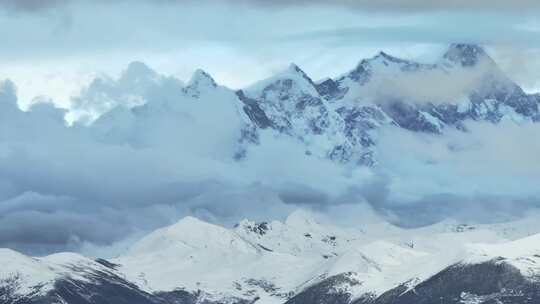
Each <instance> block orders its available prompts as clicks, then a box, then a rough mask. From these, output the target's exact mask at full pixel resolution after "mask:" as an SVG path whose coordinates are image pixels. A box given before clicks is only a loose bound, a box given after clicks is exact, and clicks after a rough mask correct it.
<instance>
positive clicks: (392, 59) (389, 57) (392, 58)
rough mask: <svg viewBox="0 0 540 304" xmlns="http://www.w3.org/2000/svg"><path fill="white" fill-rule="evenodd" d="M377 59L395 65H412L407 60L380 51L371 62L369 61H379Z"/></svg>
mask: <svg viewBox="0 0 540 304" xmlns="http://www.w3.org/2000/svg"><path fill="white" fill-rule="evenodd" d="M377 59H384V60H386V61H390V62H394V63H405V64H407V63H410V62H409V61H408V60H405V59H401V58H398V57H396V56H392V55H390V54H388V53H386V52H384V51H380V52H379V53H377V55H375V56H374V57H373V58H372V59H371V60H369V61H374V60H377Z"/></svg>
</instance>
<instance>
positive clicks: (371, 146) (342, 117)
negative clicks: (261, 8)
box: [0, 44, 540, 304]
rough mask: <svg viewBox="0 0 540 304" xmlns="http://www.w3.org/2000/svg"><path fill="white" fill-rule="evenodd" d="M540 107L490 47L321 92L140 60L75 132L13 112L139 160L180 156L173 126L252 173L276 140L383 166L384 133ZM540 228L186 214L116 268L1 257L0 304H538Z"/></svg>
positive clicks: (311, 84) (295, 70)
mask: <svg viewBox="0 0 540 304" xmlns="http://www.w3.org/2000/svg"><path fill="white" fill-rule="evenodd" d="M6 88H7V89H6ZM14 96H15V94H14V89H9V86H7V87H6V86H4V87H3V88H2V90H0V99H2V100H4V99H8V100H10V101H11V100H13V99H15V102H16V98H15V97H14ZM539 105H540V94H529V93H527V92H525V91H524V90H523V89H522V88H521V87H520V86H519V85H518V84H516V83H515V82H513V81H512V80H511V79H509V78H508V77H507V76H506V75H505V74H504V73H503V72H502V71H501V70H500V69H499V67H498V66H497V64H496V63H495V61H494V60H493V59H492V58H490V57H489V55H488V54H487V53H486V51H485V50H484V49H483V48H482V47H480V46H477V45H472V44H452V45H451V46H450V47H449V48H448V50H447V51H446V52H445V53H444V55H443V56H441V58H440V59H439V60H438V61H437V62H435V63H431V64H425V63H418V62H413V61H409V60H404V59H400V58H396V57H393V56H391V55H388V54H386V53H384V52H381V53H379V54H377V55H376V56H374V57H373V58H370V59H365V60H362V61H360V63H359V64H358V65H357V66H356V67H355V68H354V69H353V70H351V71H349V72H347V73H345V74H343V75H342V76H338V77H336V78H331V79H330V78H328V79H324V80H321V81H314V80H313V79H311V78H310V77H309V76H308V75H307V74H306V73H305V72H304V71H302V70H301V68H300V67H298V66H297V65H294V64H292V65H290V66H289V68H288V69H286V70H285V71H283V72H281V73H278V74H277V75H274V76H273V77H270V78H268V79H265V80H262V81H259V82H257V83H255V84H253V85H251V86H249V87H247V88H244V89H241V90H232V89H229V88H227V87H224V86H220V85H219V84H218V83H217V82H216V81H215V80H214V79H213V78H212V77H211V76H210V75H209V74H208V73H206V72H204V71H202V70H198V71H196V72H195V73H194V75H193V77H192V79H191V80H190V81H189V82H188V83H186V84H184V83H182V82H180V81H179V80H177V79H176V78H173V77H166V76H163V75H159V74H158V73H156V72H155V71H153V70H151V69H150V68H148V67H147V66H146V65H144V64H143V63H140V62H134V63H131V64H130V65H129V66H128V68H127V70H126V71H125V72H124V73H123V75H122V76H121V77H120V78H119V79H117V80H111V79H103V78H97V79H96V80H94V81H93V82H92V83H91V84H90V85H89V86H88V88H86V89H85V90H84V91H83V92H82V93H81V96H79V97H77V98H75V99H74V100H73V106H74V107H73V109H74V111H75V112H76V113H75V114H77V115H76V116H77V119H75V121H74V123H73V124H72V125H71V126H69V127H66V126H65V124H64V115H65V114H66V113H65V112H64V111H61V110H58V109H55V108H54V107H50V106H49V105H46V104H36V105H34V106H32V107H31V108H30V110H29V111H28V112H24V114H23V112H22V111H20V110H18V109H15V107H13V108H9V109H7V110H5V111H3V113H4V114H5V115H6V117H7V116H18V115H21V116H24V115H27V116H28V117H27V118H28V120H25V121H26V123H27V124H24V123H21V126H25V129H29V130H31V132H33V133H32V134H34V133H35V134H38V135H39V134H41V133H40V132H39V131H40V130H41V129H42V128H45V127H49V126H48V125H47V126H45V125H44V124H40V125H34V124H33V123H28V121H31V120H32V119H33V118H35V117H37V116H32V115H41V116H45V117H47V118H48V120H47V123H50V124H51V125H52V126H53V127H54V128H58V129H61V130H64V131H65V130H68V131H69V132H72V131H76V132H80V133H76V134H75V135H76V136H74V135H73V134H72V133H69V132H68V133H61V135H62V136H60V138H61V139H62V140H64V139H66V138H67V139H74V138H80V137H81V135H84V136H89V137H90V138H93V139H96V140H97V141H98V142H103V143H112V144H114V145H118V146H130V147H136V148H140V149H144V148H148V147H153V146H155V145H160V146H161V147H168V146H169V145H171V149H170V150H167V149H165V150H163V151H167V152H169V151H170V153H177V152H178V149H177V148H178V146H177V145H178V143H175V142H172V141H171V140H170V138H171V136H169V135H171V134H166V135H167V136H165V134H163V132H165V131H166V130H169V131H170V132H172V135H173V136H175V135H177V132H184V133H185V134H182V137H181V138H193V140H190V141H189V142H188V143H180V144H182V145H183V146H182V148H185V149H190V150H193V151H194V152H195V153H194V154H197V155H204V156H208V157H207V158H206V159H218V158H220V157H222V155H221V154H222V153H225V154H226V155H225V158H226V159H227V160H230V161H233V162H242V161H243V160H246V159H249V156H250V153H252V150H253V148H254V147H257V146H259V145H261V143H262V142H263V140H264V139H265V138H266V136H270V137H273V138H277V141H286V140H287V141H293V142H294V143H296V144H298V145H299V146H300V147H301V148H302V152H303V153H304V154H305V155H309V156H313V157H315V158H321V159H328V160H331V161H334V162H336V163H339V164H347V165H353V166H367V167H376V166H377V165H378V162H379V160H378V157H377V153H378V151H377V143H378V140H379V130H381V129H382V128H384V127H394V128H399V129H403V130H406V131H407V132H414V133H422V134H432V135H434V136H444V135H445V132H448V131H449V130H457V131H458V132H468V126H467V124H468V122H470V121H478V122H485V123H490V124H494V125H498V124H499V123H501V122H503V121H512V122H514V123H517V124H524V123H537V122H538V121H540V111H539ZM8 110H9V111H11V112H9V111H8ZM6 113H7V114H6ZM41 116H40V117H41ZM25 117H26V116H25ZM6 121H8V120H6ZM53 122H54V123H53ZM0 123H4V122H2V121H0ZM28 126H30V127H28ZM171 130H172V131H171ZM62 132H63V131H62ZM16 135H17V134H11V133H10V134H7V135H6V136H9V138H12V137H14V138H16ZM70 136H73V137H70ZM190 136H191V137H190ZM36 140H42V139H41V137H39V136H36ZM104 151H107V152H110V151H112V149H111V150H109V149H107V150H104ZM160 152H161V150H160ZM156 179H158V177H156ZM118 197H121V196H120V195H119V196H118ZM115 198H116V196H115ZM130 198H132V199H133V200H135V199H136V198H135V195H134V196H133V197H130ZM138 199H140V200H143V199H146V198H138ZM537 223H538V221H537V218H536V217H531V218H524V219H521V220H519V221H514V222H505V223H499V224H470V223H461V222H455V221H450V220H446V221H442V222H440V223H437V224H434V225H430V226H425V227H421V228H414V229H403V228H399V227H396V226H393V225H391V224H390V223H388V222H387V221H386V220H382V219H380V218H379V215H378V214H368V215H364V216H362V218H359V219H358V225H355V226H354V227H350V228H344V227H341V226H334V225H331V224H329V223H326V222H325V221H324V220H321V219H319V218H318V217H317V216H316V215H313V214H311V213H309V212H307V211H301V210H300V211H297V212H294V213H292V214H291V215H290V216H289V217H288V218H287V219H286V220H285V221H267V222H256V221H250V220H243V221H241V222H239V223H238V224H237V225H236V226H235V227H234V228H230V227H223V226H219V225H215V224H211V223H208V222H205V221H202V220H200V219H197V218H195V217H186V218H183V219H181V220H180V221H178V222H177V223H175V224H173V225H171V226H168V227H164V228H160V229H158V230H156V231H154V232H152V233H150V234H148V235H146V236H145V237H143V238H142V239H140V240H139V241H137V242H136V243H135V244H133V245H132V246H131V247H130V248H129V250H128V251H127V252H125V253H124V254H122V255H120V256H117V257H115V258H111V259H101V258H98V259H93V258H87V257H84V256H82V255H80V254H76V253H57V254H53V255H48V256H43V257H32V256H29V255H25V254H23V253H19V252H17V251H14V250H11V249H0V265H2V267H0V303H1V304H26V303H35V304H48V303H68V304H90V303H95V304H98V303H99V304H106V303H111V304H113V303H114V304H123V303H126V304H127V303H130V304H139V303H140V304H146V303H148V304H151V303H154V304H180V303H186V304H191V303H206V304H213V303H216V304H217V303H230V304H233V303H238V304H247V303H276V304H277V303H291V304H292V303H296V304H308V303H309V304H311V303H321V304H322V303H325V304H326V303H330V304H333V303H335V304H349V303H354V304H413V303H414V304H433V303H442V304H457V303H461V304H495V303H505V304H518V303H519V304H522V303H538V302H539V301H540V245H539V244H540V234H539V233H540V229H539V228H538V227H537V226H538V225H537Z"/></svg>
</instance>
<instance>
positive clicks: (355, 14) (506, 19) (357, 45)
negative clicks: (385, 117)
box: [0, 0, 540, 107]
mask: <svg viewBox="0 0 540 304" xmlns="http://www.w3.org/2000/svg"><path fill="white" fill-rule="evenodd" d="M447 2H448V1H427V0H414V1H389V0H385V1H307V0H305V1H292V2H291V1H247V0H203V1H189V0H185V1H175V0H159V1H149V0H123V1H99V0H98V1H87V0H45V1H39V0H4V1H2V2H1V3H0V10H1V13H0V25H1V26H0V31H1V32H0V33H1V34H2V37H4V41H3V47H2V49H1V50H0V78H10V79H12V80H13V81H15V82H16V84H17V87H18V88H19V95H20V103H21V104H22V106H23V107H26V106H27V105H28V104H30V103H31V100H32V99H33V98H34V97H36V96H40V95H46V96H49V97H52V98H53V100H54V101H55V102H56V103H58V104H61V105H62V106H64V107H68V106H69V103H70V97H71V96H73V95H77V93H78V92H79V91H80V89H81V87H82V86H84V85H85V84H88V83H89V82H90V81H91V79H92V78H93V77H95V76H96V75H99V74H103V73H105V74H108V75H112V76H117V75H119V74H120V72H121V71H122V70H123V69H125V67H126V66H127V64H128V63H129V62H131V61H134V60H140V61H143V62H145V63H147V64H148V65H150V66H151V67H152V68H154V69H156V70H158V71H160V72H162V73H165V74H168V75H174V76H176V77H178V78H179V79H183V80H187V79H189V77H190V76H191V74H192V73H193V71H194V70H195V69H197V68H202V69H204V70H206V71H208V72H210V74H212V75H213V76H214V77H215V78H216V79H217V80H218V82H220V83H221V84H223V85H227V86H230V87H233V88H240V87H244V86H246V85H248V84H250V83H253V82H255V81H256V80H259V79H261V78H264V77H268V76H269V75H272V74H273V73H275V72H276V71H279V70H281V69H283V68H284V67H286V66H287V65H288V64H289V63H290V62H295V63H297V64H298V65H299V66H301V67H302V68H303V69H304V70H305V71H306V72H308V74H309V75H310V76H312V78H314V79H322V78H326V77H329V76H336V75H340V74H342V73H345V72H346V71H348V70H351V69H352V68H353V67H354V66H355V65H356V64H357V63H358V62H359V61H360V60H361V59H363V58H365V57H370V56H372V55H374V54H375V53H376V52H378V51H379V50H384V51H386V52H387V53H390V54H394V55H397V56H400V57H404V58H410V59H415V60H420V61H425V62H431V61H434V60H436V59H437V58H438V56H439V55H440V54H441V53H442V52H443V50H444V48H445V47H446V46H447V45H448V44H449V43H452V42H475V43H479V44H482V45H484V46H485V47H486V48H488V49H489V51H490V55H492V56H493V57H494V58H495V59H496V61H497V62H498V63H499V64H500V65H501V67H502V68H503V70H505V71H507V72H508V73H509V74H510V75H511V77H512V78H513V79H515V80H516V81H517V82H518V83H520V84H521V85H522V86H523V87H524V88H526V89H528V90H535V89H537V88H540V84H539V83H538V81H537V79H539V77H536V76H538V75H537V74H538V73H539V72H538V71H540V68H539V63H538V62H540V60H539V58H540V51H539V50H540V38H538V37H540V35H538V32H539V31H540V24H539V23H538V21H537V20H539V19H540V18H538V14H539V13H538V10H537V8H538V4H537V3H536V2H535V1H530V0H520V1H511V3H510V2H509V1H503V0H499V1H483V0H482V1H461V0H460V1H451V2H448V3H447ZM240 71H241V72H240Z"/></svg>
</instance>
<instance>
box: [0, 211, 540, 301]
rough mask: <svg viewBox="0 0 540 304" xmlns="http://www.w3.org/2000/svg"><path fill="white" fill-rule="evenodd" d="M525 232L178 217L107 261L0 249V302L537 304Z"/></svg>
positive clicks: (301, 214) (534, 239) (300, 216)
mask: <svg viewBox="0 0 540 304" xmlns="http://www.w3.org/2000/svg"><path fill="white" fill-rule="evenodd" d="M533 220H534V219H532V218H531V219H528V220H527V221H531V223H532V221H533ZM522 221H525V220H522ZM522 224H523V222H516V223H505V224H492V225H465V224H456V223H452V222H445V223H439V224H437V225H434V226H428V227H424V228H419V229H408V230H407V229H400V228H397V227H394V226H391V225H389V224H388V223H386V222H384V221H382V220H381V221H373V220H372V221H370V222H369V223H366V224H365V225H360V226H359V227H358V228H354V229H353V228H342V227H336V226H333V225H330V224H325V223H323V222H321V221H320V220H319V219H318V217H317V216H315V215H313V214H311V213H309V212H306V211H297V212H294V213H292V214H291V215H290V216H289V217H288V218H287V220H285V221H284V222H280V221H272V222H259V223H257V222H253V221H249V220H243V221H241V222H240V223H239V224H238V225H236V226H235V227H234V228H230V229H229V228H225V227H221V226H217V225H214V224H210V223H207V222H204V221H201V220H199V219H196V218H193V217H186V218H184V219H181V220H180V221H179V222H177V223H176V224H174V225H172V226H169V227H165V228H161V229H158V230H156V231H154V232H152V233H151V234H149V235H147V236H146V237H144V238H142V239H141V240H140V241H138V242H137V243H135V244H134V245H133V246H132V247H131V249H130V250H129V251H128V252H126V253H125V254H124V255H122V256H119V257H117V258H114V259H111V260H103V259H97V260H91V259H88V258H85V257H82V256H80V255H77V254H72V253H61V254H55V255H51V256H47V257H41V258H34V257H29V256H25V255H23V254H20V253H17V252H15V251H12V250H9V249H2V250H0V260H1V261H2V265H3V267H2V269H1V270H0V290H1V291H2V292H1V294H0V303H6V304H7V303H70V304H71V303H302V304H304V303H344V304H345V303H433V301H435V299H437V301H440V302H441V303H499V302H501V303H536V302H535V301H538V299H539V297H540V281H539V279H538V278H539V276H540V266H539V265H540V246H539V244H540V243H539V235H540V234H538V233H539V232H540V231H539V230H540V229H538V227H536V229H534V228H533V227H532V226H527V225H522ZM509 227H514V228H515V230H514V231H513V233H511V234H508V233H507V232H508V228H509ZM524 227H527V228H524ZM529 235H530V236H529ZM509 236H510V237H512V239H508V237H509ZM490 301H491V302H490ZM493 301H495V302H493ZM496 301H499V302H496Z"/></svg>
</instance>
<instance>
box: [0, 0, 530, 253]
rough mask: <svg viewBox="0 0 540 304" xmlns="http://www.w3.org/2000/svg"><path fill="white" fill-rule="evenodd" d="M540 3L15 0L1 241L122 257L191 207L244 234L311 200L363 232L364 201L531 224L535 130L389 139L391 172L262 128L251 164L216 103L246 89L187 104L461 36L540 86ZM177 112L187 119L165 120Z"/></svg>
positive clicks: (6, 29) (7, 8)
mask: <svg viewBox="0 0 540 304" xmlns="http://www.w3.org/2000/svg"><path fill="white" fill-rule="evenodd" d="M539 8H540V3H538V1H532V0H531V1H528V0H518V1H511V2H510V1H502V0H495V1H487V0H485V1H484V0H479V1H464V0H457V1H428V0H412V1H406V2H405V1H396V0H393V1H390V0H382V1H367V0H366V1H363V0H360V1H352V0H351V1H308V0H305V1H297V2H294V3H291V1H284V0H283V1H262V0H261V1H248V0H214V1H212V0H201V1H175V0H158V1H150V0H121V1H105V0H103V1H100V0H96V1H89V0H88V1H85V0H4V1H0V36H1V37H3V39H4V41H3V43H2V48H0V79H4V80H5V81H3V82H2V83H1V85H0V168H1V170H0V247H11V248H16V249H18V250H22V251H24V252H28V253H32V254H43V253H49V252H55V251H62V250H74V251H81V252H83V253H87V254H91V255H114V254H117V253H119V252H121V250H122V249H123V248H124V246H126V245H127V244H129V243H130V242H131V241H133V240H134V239H136V238H138V237H140V236H141V235H143V234H144V233H147V232H148V231H151V230H152V229H155V228H158V227H161V226H163V225H166V224H171V223H174V222H175V221H176V220H178V218H180V217H181V216H184V215H186V214H194V215H196V216H198V217H201V218H203V219H205V220H209V221H213V222H218V223H222V224H225V225H232V224H233V223H234V222H235V221H238V220H239V219H241V218H243V217H250V218H254V219H256V220H264V219H267V217H275V218H282V217H284V216H285V215H286V214H288V213H289V212H291V211H292V210H294V209H295V208H297V207H298V206H308V207H311V208H314V209H317V210H322V211H324V210H326V211H328V210H329V209H332V214H333V215H334V216H338V215H339V217H340V220H341V221H347V220H348V221H351V222H354V218H351V215H350V214H351V213H354V212H351V208H352V209H354V208H355V207H354V206H356V205H355V204H352V203H358V202H362V203H365V204H368V205H369V206H371V207H372V208H374V209H377V210H381V212H382V211H384V210H388V209H391V210H393V214H392V215H391V216H396V217H398V218H399V217H409V218H410V216H409V215H410V214H408V213H410V212H416V213H417V215H418V214H422V216H418V217H419V219H418V222H416V223H408V224H411V225H419V224H427V223H432V222H434V221H437V220H441V219H443V218H444V217H445V216H449V215H452V216H456V217H462V218H464V219H468V218H467V212H466V211H470V210H471V206H473V207H474V208H472V209H473V212H470V213H468V214H469V215H471V214H472V215H474V216H475V217H480V218H481V217H482V216H485V215H486V214H488V215H492V214H494V213H497V212H501V213H505V214H507V215H512V216H514V215H515V216H521V215H523V214H524V213H526V212H528V211H529V210H530V209H532V208H536V207H538V203H537V200H535V198H536V197H538V195H539V194H540V193H538V189H537V184H538V181H539V180H540V175H539V174H538V172H540V167H538V161H537V155H540V145H538V144H537V143H536V142H534V141H531V140H530V139H531V138H535V137H537V136H536V134H538V132H540V130H539V126H538V125H536V124H531V125H524V126H515V125H505V126H504V128H503V129H502V130H504V131H501V129H495V127H494V126H492V125H489V124H482V123H479V124H471V125H470V126H468V128H469V129H470V130H471V132H469V133H463V132H457V131H456V132H450V133H449V134H447V136H445V137H444V138H441V137H433V136H430V135H425V136H418V135H415V134H411V133H409V132H405V131H402V130H401V131H400V130H395V129H392V128H391V129H388V130H383V131H382V132H381V134H380V139H379V140H380V143H379V145H380V150H381V151H382V152H381V154H380V155H379V157H380V162H381V164H384V165H382V166H380V167H379V168H378V169H377V170H370V169H367V168H361V167H360V168H354V169H351V168H345V167H342V166H339V165H336V164H335V163H333V162H330V161H326V160H321V159H317V158H313V157H307V156H306V155H305V153H304V148H303V147H301V146H299V145H298V143H296V142H294V141H292V140H287V139H286V138H279V139H276V138H275V137H273V136H270V135H268V134H267V135H265V134H263V135H262V139H261V145H259V146H257V147H254V148H253V150H251V151H250V154H249V157H248V158H247V159H246V160H245V161H244V162H242V163H241V164H240V165H239V164H237V163H234V162H232V161H231V155H233V154H234V153H235V148H236V139H237V138H236V135H237V133H238V130H239V128H240V126H241V123H242V122H241V121H239V119H238V116H237V115H235V113H234V111H232V110H231V108H230V107H227V106H226V105H225V104H224V103H222V102H216V100H217V99H219V100H221V99H224V102H226V101H227V100H229V99H232V98H233V96H232V95H231V94H232V93H231V92H230V91H227V90H226V89H225V88H220V90H224V91H219V92H220V95H218V96H219V98H218V97H216V95H212V94H210V95H208V96H203V98H204V99H205V102H204V103H200V104H193V105H192V104H191V103H188V104H189V105H187V104H186V103H182V102H177V101H176V99H175V98H178V95H179V92H180V91H181V90H182V88H183V85H184V83H185V82H187V81H189V79H190V78H191V76H192V74H193V73H194V71H195V70H196V69H198V68H202V69H204V70H205V71H207V72H209V73H210V74H211V75H212V76H213V77H214V78H215V80H216V81H217V82H218V83H219V84H222V85H225V86H227V87H229V88H233V89H236V88H242V87H245V86H248V85H249V84H252V83H254V82H256V81H258V80H261V79H263V78H265V77H269V76H271V75H273V74H274V73H276V72H278V71H281V70H283V69H285V68H286V67H287V66H288V65H289V64H290V63H291V62H295V63H297V64H298V65H299V66H300V67H302V69H303V70H305V71H306V72H307V73H308V74H309V75H310V76H311V77H312V78H313V79H323V78H326V77H329V76H331V77H334V76H336V75H340V74H343V73H345V72H347V71H349V70H351V69H353V68H354V67H355V66H356V65H357V64H358V62H359V61H360V60H362V59H363V58H367V57H371V56H373V55H375V54H376V53H377V52H379V51H380V50H384V51H385V52H386V53H390V54H393V55H396V56H399V57H403V58H408V59H414V60H417V61H420V62H427V63H429V62H436V61H437V60H438V59H439V58H440V56H441V55H442V53H443V52H444V51H445V50H446V48H447V46H448V45H449V44H450V43H452V42H471V43H478V44H481V45H484V46H485V47H486V49H487V51H488V53H489V54H490V56H492V57H493V58H494V60H495V61H496V62H497V63H498V64H499V66H500V67H501V69H502V70H503V71H505V72H506V73H507V74H508V75H509V76H510V77H511V78H512V79H514V80H515V81H516V82H517V83H519V84H520V85H522V86H523V87H524V88H525V89H526V90H528V91H536V90H538V91H540V38H538V37H540V35H538V34H540V23H538V21H537V20H540V18H539V17H540V16H538V15H539V14H540V9H539ZM524 12H525V13H524ZM133 61H138V62H143V63H144V64H143V63H135V64H131V65H130V63H131V62H133ZM433 76H434V78H436V79H440V78H437V77H441V75H433ZM442 77H444V76H442ZM7 79H9V80H7ZM155 79H158V80H159V81H158V82H155V81H154V80H155ZM442 79H446V78H442ZM415 81H416V82H418V81H417V80H415ZM156 83H157V84H156ZM407 89H409V88H407ZM414 91H415V92H416V91H417V90H414ZM400 92H401V91H400ZM426 94H432V92H426ZM141 96H142V97H143V98H144V99H145V100H146V101H147V102H148V103H149V104H153V105H157V106H156V107H155V108H153V107H150V110H148V109H147V110H148V113H147V114H148V115H147V116H144V115H142V116H143V118H139V119H135V118H134V117H133V115H132V113H130V112H126V111H123V110H121V109H120V110H117V111H113V113H110V115H108V116H105V117H104V119H102V120H101V121H100V123H99V124H95V125H92V126H91V127H88V128H86V127H81V126H79V125H77V124H75V125H74V126H71V127H68V126H66V122H65V121H64V115H65V114H66V113H68V112H69V111H70V110H73V109H76V107H77V106H81V105H85V104H86V103H93V106H95V107H97V108H98V109H101V110H109V109H110V104H109V102H112V101H111V100H110V99H118V100H121V101H122V102H123V103H125V104H130V105H136V104H138V103H139V102H140V100H139V99H138V98H139V97H141ZM224 96H225V97H224ZM37 101H41V102H40V103H37ZM43 101H45V102H43ZM162 101H171V102H173V104H175V105H176V106H178V107H179V108H178V109H177V111H178V113H163V112H160V110H159V109H160V108H159V102H162ZM209 104H211V105H212V106H208V105H209ZM18 107H20V108H22V109H25V110H30V111H27V112H22V111H20V110H19V108H18ZM100 107H101V108H100ZM201 113H202V114H201ZM194 129H195V130H196V132H197V133H196V134H197V135H196V136H194V135H193V131H192V130H194ZM111 134H112V135H111ZM396 139H397V140H396ZM456 147H457V148H456ZM284 155H285V156H286V157H283V156H284ZM177 168H181V170H178V169H177ZM464 177H466V178H464ZM449 188H451V189H452V191H449V190H448V189H449ZM516 202H517V203H520V204H521V205H520V208H512V206H514V204H516ZM351 206H352V207H351ZM411 206H413V207H414V208H410V207H411ZM358 208H359V210H361V209H362V208H363V207H358ZM411 210H412V211H411ZM469 219H470V218H469Z"/></svg>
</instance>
